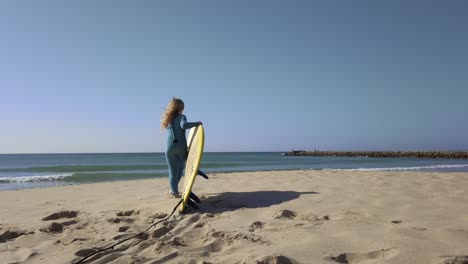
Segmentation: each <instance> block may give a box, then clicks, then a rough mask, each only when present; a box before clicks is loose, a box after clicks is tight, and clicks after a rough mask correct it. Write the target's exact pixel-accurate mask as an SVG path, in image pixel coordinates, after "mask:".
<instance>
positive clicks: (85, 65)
mask: <svg viewBox="0 0 468 264" xmlns="http://www.w3.org/2000/svg"><path fill="white" fill-rule="evenodd" d="M46 2H47V4H46ZM449 2H450V3H449ZM467 14H468V4H467V2H466V1H437V2H435V1H434V3H431V2H430V1H424V2H419V1H417V2H412V3H408V1H388V2H387V3H382V1H352V2H350V1H322V2H318V1H317V2H316V1H1V2H0V153H29V152H40V153H44V152H127V151H128V152H140V151H142V152H162V151H164V148H165V146H164V144H165V137H166V136H165V133H164V132H162V131H160V129H159V120H160V115H161V113H162V111H163V110H164V108H165V107H166V105H167V103H168V101H169V100H170V99H171V97H172V96H176V97H180V98H182V99H183V100H184V101H185V104H186V111H185V114H186V115H187V117H188V119H189V120H191V121H198V120H201V121H203V122H204V125H205V129H206V134H207V135H206V147H205V150H206V151H283V150H290V149H291V148H295V149H321V150H432V149H443V150H456V149H465V150H466V149H468V120H467V118H468V111H467V110H468V15H467Z"/></svg>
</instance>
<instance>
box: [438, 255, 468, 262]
mask: <svg viewBox="0 0 468 264" xmlns="http://www.w3.org/2000/svg"><path fill="white" fill-rule="evenodd" d="M440 257H441V258H447V259H446V260H444V261H443V262H442V263H441V264H468V255H460V256H440Z"/></svg>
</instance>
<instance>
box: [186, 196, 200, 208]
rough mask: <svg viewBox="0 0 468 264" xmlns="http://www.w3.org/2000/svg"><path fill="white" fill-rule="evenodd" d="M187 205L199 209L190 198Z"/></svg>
mask: <svg viewBox="0 0 468 264" xmlns="http://www.w3.org/2000/svg"><path fill="white" fill-rule="evenodd" d="M187 205H188V206H190V207H192V208H193V209H198V205H197V204H196V203H194V202H193V201H192V200H191V199H190V198H189V199H188V200H187Z"/></svg>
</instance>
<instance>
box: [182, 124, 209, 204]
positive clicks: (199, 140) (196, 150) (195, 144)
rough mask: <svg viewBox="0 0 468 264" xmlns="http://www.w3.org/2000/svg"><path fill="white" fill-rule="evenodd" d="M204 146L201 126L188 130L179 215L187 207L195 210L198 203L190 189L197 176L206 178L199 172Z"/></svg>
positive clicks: (198, 200)
mask: <svg viewBox="0 0 468 264" xmlns="http://www.w3.org/2000/svg"><path fill="white" fill-rule="evenodd" d="M204 144H205V131H204V129H203V126H202V125H199V126H196V127H194V128H192V129H190V132H189V136H188V138H187V148H188V156H187V162H186V165H185V173H184V192H183V194H182V203H181V204H180V207H179V213H184V211H185V208H186V207H187V205H188V206H190V207H192V208H194V209H197V208H198V206H197V203H200V199H199V198H198V197H197V196H196V195H195V194H194V193H193V192H192V188H193V184H194V182H195V179H196V178H197V175H201V176H203V177H205V178H208V177H207V176H206V175H205V174H204V173H203V172H201V171H200V170H199V168H200V162H201V159H202V156H203V147H204Z"/></svg>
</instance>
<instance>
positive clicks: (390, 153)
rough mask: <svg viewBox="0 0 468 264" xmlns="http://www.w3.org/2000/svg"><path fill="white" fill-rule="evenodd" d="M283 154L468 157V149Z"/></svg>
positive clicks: (293, 153) (286, 154) (298, 152)
mask: <svg viewBox="0 0 468 264" xmlns="http://www.w3.org/2000/svg"><path fill="white" fill-rule="evenodd" d="M284 155H285V156H322V157H323V156H330V157H368V158H426V159H468V151H303V150H299V151H290V152H286V153H284Z"/></svg>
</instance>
